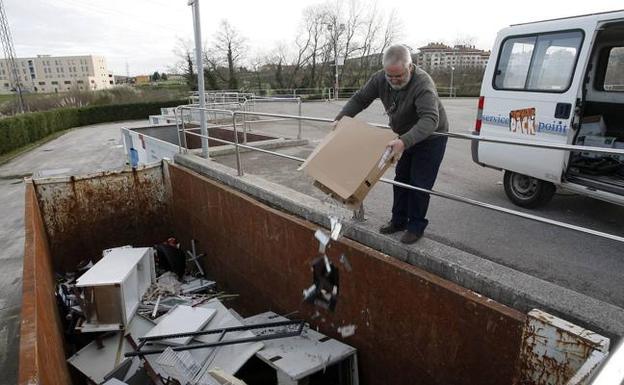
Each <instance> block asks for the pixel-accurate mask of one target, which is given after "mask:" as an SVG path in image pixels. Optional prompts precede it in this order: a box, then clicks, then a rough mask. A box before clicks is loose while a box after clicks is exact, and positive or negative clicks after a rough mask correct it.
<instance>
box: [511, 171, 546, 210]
mask: <svg viewBox="0 0 624 385" xmlns="http://www.w3.org/2000/svg"><path fill="white" fill-rule="evenodd" d="M503 185H504V186H505V194H507V197H508V198H509V200H511V201H512V202H513V203H514V204H516V205H518V206H520V207H526V208H530V209H532V208H536V207H539V206H542V205H545V204H546V203H548V202H550V200H551V199H552V197H553V195H555V185H554V184H552V183H550V182H546V181H544V180H541V179H537V178H533V177H530V176H526V175H523V174H518V173H516V172H513V171H505V177H504V178H503Z"/></svg>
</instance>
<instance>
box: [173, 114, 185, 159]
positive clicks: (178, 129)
mask: <svg viewBox="0 0 624 385" xmlns="http://www.w3.org/2000/svg"><path fill="white" fill-rule="evenodd" d="M173 118H174V119H175V122H176V131H177V134H178V153H180V154H181V153H182V138H181V137H180V124H179V123H178V108H177V107H176V108H174V109H173ZM182 124H184V122H182Z"/></svg>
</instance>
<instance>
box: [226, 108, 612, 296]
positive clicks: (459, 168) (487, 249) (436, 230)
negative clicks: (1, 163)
mask: <svg viewBox="0 0 624 385" xmlns="http://www.w3.org/2000/svg"><path fill="white" fill-rule="evenodd" d="M343 104H344V102H338V103H309V104H304V105H303V115H308V116H325V117H333V116H335V115H336V113H337V112H338V111H339V109H340V106H341V105H343ZM444 104H445V106H446V109H447V113H448V114H449V118H450V123H451V131H454V132H469V131H471V129H472V127H473V126H474V119H475V116H476V104H477V101H476V99H454V100H448V99H447V100H445V101H444ZM257 110H261V111H271V112H281V113H290V114H292V113H295V112H296V108H295V106H282V105H275V104H271V105H268V104H267V105H262V106H258V107H257ZM360 117H361V118H362V119H364V120H367V121H370V122H376V123H386V117H385V116H384V115H383V109H382V107H381V104H379V103H377V102H376V103H374V104H373V105H372V106H371V107H369V109H368V110H367V111H364V112H363V113H362V114H361V115H360ZM264 125H268V123H267V124H264ZM255 127H257V129H262V130H264V131H268V132H274V133H276V134H285V133H288V132H290V134H291V135H294V134H295V133H296V127H295V125H294V124H292V123H280V124H271V127H260V125H256V126H255ZM327 130H328V126H327V125H326V124H322V123H318V124H316V123H315V124H306V125H304V128H303V133H304V135H303V137H304V138H310V139H311V142H310V144H309V145H308V146H307V147H305V148H291V149H287V150H280V152H284V153H287V154H290V155H296V156H299V157H303V158H305V157H306V156H307V155H308V154H309V153H310V152H311V151H312V149H313V148H314V146H315V144H316V143H317V142H318V140H319V139H320V138H322V137H323V135H325V134H326V133H327ZM243 159H244V161H243V164H244V167H245V168H246V171H247V172H249V173H252V174H257V175H262V176H264V177H265V178H267V179H269V180H272V181H275V182H278V183H282V184H285V185H287V186H290V187H293V188H295V189H297V190H298V191H303V192H306V193H309V194H312V195H315V196H319V197H321V196H322V194H320V193H319V192H318V191H316V190H315V189H314V188H313V187H312V186H311V184H310V181H309V180H307V179H306V178H305V177H304V176H302V175H301V173H299V172H297V171H296V168H297V166H298V165H297V164H294V163H296V162H292V161H289V160H285V159H279V158H275V157H273V156H270V155H265V154H260V153H253V154H249V153H248V154H244V155H243ZM217 161H219V162H222V163H226V164H228V165H230V166H232V167H234V164H235V163H234V161H233V159H232V157H224V158H217ZM385 176H386V177H387V178H390V179H391V178H392V177H393V176H394V170H389V171H388V173H387V174H386V175H385ZM435 189H437V190H439V191H444V192H450V193H454V194H457V195H461V196H464V197H469V198H473V199H476V200H480V201H483V202H488V203H493V204H496V205H499V206H503V207H507V208H511V209H516V210H519V211H525V212H530V213H533V214H537V215H540V216H544V217H547V218H551V219H555V220H559V221H563V222H567V223H572V224H575V225H580V226H584V227H589V228H592V229H596V230H600V231H604V232H608V233H612V234H617V235H620V236H624V226H623V225H624V207H620V206H616V205H613V204H609V203H605V202H601V201H598V200H594V199H590V198H586V197H582V196H578V195H570V194H557V195H556V196H555V198H554V199H553V201H552V202H551V203H550V204H549V205H548V206H546V207H544V208H541V209H539V210H523V209H520V208H518V207H517V206H514V205H513V204H511V203H510V202H509V201H508V200H507V197H506V196H505V193H504V191H503V186H502V173H501V172H499V171H496V170H491V169H487V168H483V167H480V166H478V165H476V164H474V163H473V162H472V158H471V155H470V143H469V142H468V141H464V140H450V141H449V145H448V147H447V152H446V156H445V159H444V162H443V164H442V167H441V170H440V174H439V177H438V181H437V183H436V186H435ZM391 205H392V195H391V186H389V185H387V184H378V185H377V186H375V188H374V189H373V191H372V192H371V194H370V196H369V197H368V198H367V200H366V203H365V206H366V209H367V213H368V218H369V220H368V222H369V223H370V225H371V226H377V225H380V224H382V223H383V222H384V221H386V220H388V216H389V213H390V208H391ZM429 218H430V220H431V223H430V226H429V228H428V231H427V233H426V236H427V237H430V238H432V239H434V240H436V241H439V242H441V243H444V244H447V245H450V246H454V247H457V248H459V249H462V250H465V251H468V252H470V253H472V254H475V255H478V256H481V257H483V258H487V259H489V260H492V261H494V262H497V263H500V264H502V265H505V266H508V267H512V268H514V269H517V270H520V271H523V272H525V273H528V274H531V275H533V276H536V277H539V278H542V279H544V280H547V281H550V282H553V283H555V284H558V285H560V286H563V287H566V288H569V289H572V290H575V291H577V292H580V293H583V294H586V295H589V296H592V297H594V298H598V299H600V300H602V301H605V302H609V303H612V304H614V305H616V306H619V307H624V286H623V284H622V282H624V280H623V278H624V258H623V254H622V245H621V244H618V243H617V242H614V241H609V240H604V239H600V238H597V237H594V236H590V235H585V234H582V233H578V232H574V231H572V230H566V229H562V228H557V227H554V226H551V225H546V224H541V223H538V222H533V221H529V220H525V219H521V218H517V217H511V216H509V215H506V214H501V213H496V212H493V211H489V210H485V209H481V208H477V207H472V206H468V205H466V204H463V203H458V202H453V201H449V200H446V199H443V198H436V197H434V198H433V199H432V202H431V208H430V212H429Z"/></svg>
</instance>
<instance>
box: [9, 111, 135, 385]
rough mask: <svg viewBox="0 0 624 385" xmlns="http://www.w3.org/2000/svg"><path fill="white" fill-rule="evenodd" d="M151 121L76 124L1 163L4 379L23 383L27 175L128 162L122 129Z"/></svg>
mask: <svg viewBox="0 0 624 385" xmlns="http://www.w3.org/2000/svg"><path fill="white" fill-rule="evenodd" d="M146 123H147V121H133V122H122V123H110V124H97V125H93V126H87V127H83V128H81V129H76V130H72V131H70V132H68V133H67V134H65V135H63V136H61V137H59V138H57V139H55V140H53V141H51V142H48V143H46V144H44V145H43V146H41V147H39V148H36V149H34V150H32V151H30V152H28V153H26V154H24V155H22V156H20V157H18V158H16V159H14V160H13V161H11V162H9V163H6V164H4V165H2V166H0V202H2V205H0V245H2V253H1V254H0V264H1V265H2V268H1V269H0V372H1V373H2V380H0V383H2V384H15V383H17V358H18V344H19V313H20V307H21V300H22V280H21V277H22V260H23V255H24V183H23V182H22V180H23V177H24V176H27V175H30V174H32V173H34V172H37V171H44V170H60V169H70V170H67V171H68V172H71V173H75V174H82V173H88V172H93V171H98V170H106V169H111V168H118V167H122V166H123V165H124V163H125V161H126V159H125V155H124V152H123V148H122V145H121V135H120V131H119V129H120V128H121V127H122V126H142V125H145V124H146Z"/></svg>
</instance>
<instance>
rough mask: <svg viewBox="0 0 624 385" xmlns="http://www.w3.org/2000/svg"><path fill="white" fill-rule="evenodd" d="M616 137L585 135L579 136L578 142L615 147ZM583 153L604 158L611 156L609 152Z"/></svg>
mask: <svg viewBox="0 0 624 385" xmlns="http://www.w3.org/2000/svg"><path fill="white" fill-rule="evenodd" d="M615 139H616V138H615V137H612V136H599V135H585V136H584V137H579V140H578V142H579V143H582V145H583V146H586V147H604V148H613V147H614V145H615V143H616V142H615ZM581 155H583V156H584V157H587V158H602V157H605V156H609V155H608V154H603V153H598V152H586V151H583V152H582V153H581Z"/></svg>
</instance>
